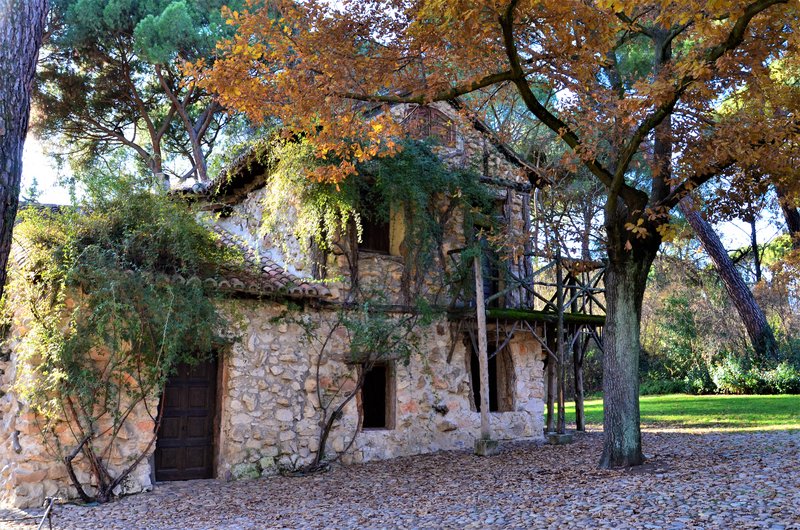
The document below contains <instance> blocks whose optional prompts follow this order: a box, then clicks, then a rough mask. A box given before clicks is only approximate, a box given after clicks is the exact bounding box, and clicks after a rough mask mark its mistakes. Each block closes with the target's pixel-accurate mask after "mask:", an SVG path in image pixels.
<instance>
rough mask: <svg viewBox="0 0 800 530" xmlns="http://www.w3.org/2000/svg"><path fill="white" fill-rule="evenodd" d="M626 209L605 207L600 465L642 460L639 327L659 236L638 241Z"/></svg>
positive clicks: (627, 464) (654, 235) (614, 465)
mask: <svg viewBox="0 0 800 530" xmlns="http://www.w3.org/2000/svg"><path fill="white" fill-rule="evenodd" d="M627 221H628V216H627V212H625V211H617V212H611V213H610V212H609V211H608V208H607V209H606V223H605V224H606V234H607V236H608V268H607V269H606V275H605V288H606V289H605V291H606V293H605V294H606V324H605V328H604V330H603V432H604V442H603V456H602V458H601V459H600V467H605V468H611V467H629V466H636V465H639V464H641V463H642V462H643V461H644V457H643V456H642V435H641V430H640V426H639V420H640V418H639V355H640V353H641V343H640V341H639V327H640V322H641V316H642V300H643V298H644V291H645V287H646V286H647V275H648V273H649V272H650V266H651V265H652V264H653V260H654V259H655V256H656V253H657V252H658V247H659V245H660V239H659V237H658V235H657V234H655V233H654V234H651V235H650V236H648V237H647V238H646V239H635V237H634V236H633V234H632V233H631V232H630V231H628V230H627V228H625V223H626V222H627Z"/></svg>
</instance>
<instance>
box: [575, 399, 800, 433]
mask: <svg viewBox="0 0 800 530" xmlns="http://www.w3.org/2000/svg"><path fill="white" fill-rule="evenodd" d="M585 407H586V421H587V423H594V424H602V423H603V400H602V399H589V400H587V401H586V404H585ZM640 407H641V415H642V423H643V424H644V425H645V426H647V427H650V428H658V427H661V428H664V427H666V428H670V429H683V430H697V429H702V430H715V431H725V432H744V431H772V430H800V395H783V396H693V395H687V394H669V395H666V396H642V397H641V401H640ZM567 418H568V421H574V418H575V410H574V404H569V406H568V407H567Z"/></svg>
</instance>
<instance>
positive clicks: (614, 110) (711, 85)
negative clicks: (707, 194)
mask: <svg viewBox="0 0 800 530" xmlns="http://www.w3.org/2000/svg"><path fill="white" fill-rule="evenodd" d="M798 15H800V12H799V11H798V5H797V3H796V2H793V1H790V0H753V1H746V2H743V1H740V0H713V1H698V0H680V1H677V0H673V1H670V0H661V1H641V0H595V1H585V0H417V1H410V0H365V1H362V0H343V1H341V2H333V1H329V0H305V1H303V2H294V1H291V0H274V1H268V2H264V1H256V0H251V1H249V2H247V3H246V7H245V9H244V10H242V11H230V10H229V11H227V12H226V16H227V17H228V19H229V20H228V22H229V23H230V24H232V25H234V26H235V27H236V28H237V32H236V34H235V36H234V37H233V38H231V39H229V40H227V41H224V42H222V43H220V44H219V53H220V54H221V55H222V57H221V58H220V59H219V60H218V61H216V62H215V63H214V66H213V68H211V69H209V70H203V69H202V68H198V67H202V65H194V66H195V68H196V69H197V75H199V76H202V77H203V80H202V82H203V83H205V84H206V86H208V87H211V88H213V89H215V90H216V91H217V93H218V94H219V98H220V100H221V102H222V103H223V104H224V105H225V106H226V107H228V108H230V109H236V110H239V111H244V112H246V113H247V114H248V115H249V116H250V117H251V118H252V119H254V120H261V119H263V118H264V117H266V116H276V117H278V118H279V119H280V120H281V122H282V123H283V124H284V125H285V126H286V130H287V131H292V133H293V134H297V133H300V134H303V135H305V136H306V137H307V138H308V139H309V140H310V141H311V142H312V143H313V144H314V145H315V146H316V152H317V156H320V157H330V159H329V161H330V163H329V164H323V165H322V166H321V167H322V168H323V169H322V170H319V171H318V172H317V173H316V174H315V176H316V177H317V178H321V179H326V180H332V181H338V180H341V179H343V178H346V177H347V176H348V175H349V174H352V173H353V171H354V167H355V163H356V162H358V161H363V160H365V159H367V158H370V157H376V156H383V155H387V154H392V153H393V152H394V151H395V150H396V149H397V144H396V143H395V140H394V139H393V138H394V137H395V135H396V134H397V132H398V125H397V123H395V122H394V121H393V118H392V115H391V113H388V112H384V113H375V112H374V110H376V109H377V108H379V107H380V106H382V105H391V104H394V103H417V104H425V103H428V102H432V101H444V100H453V99H458V100H459V101H460V102H461V104H463V108H464V109H465V112H467V113H469V112H476V113H480V112H481V111H482V109H483V108H484V107H485V106H486V105H487V104H488V103H489V102H491V101H493V100H499V101H503V99H502V98H507V97H509V94H510V95H511V96H513V98H515V99H516V100H518V101H521V102H522V103H523V104H524V106H525V108H526V109H527V111H528V112H529V114H530V115H531V116H533V117H535V119H537V120H538V121H539V122H541V123H542V124H544V126H546V127H547V128H549V129H550V130H551V131H552V132H553V133H554V134H556V135H557V136H558V137H560V138H561V140H562V141H563V142H564V143H565V144H566V147H567V148H568V149H566V151H565V152H566V153H567V154H566V155H565V157H564V160H562V161H561V162H562V164H561V167H562V168H566V169H573V168H576V167H577V166H579V165H582V166H583V167H584V169H585V170H586V171H587V172H588V173H589V174H590V175H591V176H592V177H593V178H594V179H596V181H597V182H598V183H599V184H601V185H602V187H603V189H604V191H605V200H604V222H605V235H606V250H607V253H608V258H609V268H608V272H607V276H606V286H607V289H608V291H607V300H608V316H607V321H606V328H605V337H604V342H605V357H604V370H605V372H604V392H605V395H606V417H605V431H606V446H605V454H604V457H603V460H602V462H603V465H608V466H612V465H633V464H638V463H640V462H641V461H642V454H641V439H640V435H639V425H638V423H639V406H638V386H637V379H636V377H637V376H636V365H637V364H638V357H639V350H640V343H639V323H640V317H641V303H642V297H643V294H644V289H645V284H646V279H647V276H648V272H649V270H650V267H651V265H652V262H653V259H654V258H655V256H656V254H657V252H658V249H659V247H660V245H661V242H662V240H663V239H664V238H668V237H670V233H671V232H670V229H669V221H670V218H671V211H672V210H673V208H675V207H676V206H677V205H678V203H679V202H680V201H681V200H682V198H683V197H685V196H686V195H688V194H690V193H692V192H693V191H694V190H695V189H697V188H698V187H700V186H704V185H705V186H706V187H708V186H714V187H715V188H716V189H717V190H719V195H720V196H724V195H726V191H727V190H726V189H725V187H724V186H721V185H720V182H722V181H721V180H720V178H721V177H723V176H725V177H727V178H729V179H730V178H734V180H733V182H735V189H736V190H739V191H740V192H741V191H742V190H743V189H747V188H748V187H749V186H751V185H752V183H753V178H754V176H756V175H759V177H758V178H780V179H782V182H783V183H785V184H786V186H787V187H789V188H791V187H793V186H794V185H795V183H794V180H796V179H793V178H787V175H791V174H792V173H791V171H792V169H791V163H790V161H791V160H793V156H796V155H795V154H794V153H793V150H794V149H795V148H796V146H797V144H798V142H797V140H798V138H797V136H798V133H799V132H800V127H799V126H798V123H797V121H798V116H797V113H796V105H797V101H798V98H797V97H796V94H795V93H794V92H793V91H795V90H796V88H794V87H795V86H796V85H797V83H796V81H792V79H796V77H794V78H793V77H792V76H793V74H792V73H793V72H795V73H796V72H797V71H798V69H797V67H798V65H797V57H798V54H797V48H798V44H800V39H799V38H798V29H800V22H798ZM776 72H783V73H782V74H781V75H783V78H782V79H781V78H780V76H778V75H776ZM795 75H796V74H795ZM542 89H544V91H545V92H547V91H549V92H551V93H552V92H555V93H556V94H557V95H558V97H557V99H556V101H555V103H553V104H549V105H548V104H546V103H545V102H543V101H541V100H540V94H541V93H542V92H543V90H542ZM737 97H739V98H746V99H747V101H746V104H738V103H736V102H735V99H736V98H737ZM726 100H734V102H733V103H730V104H728V106H727V107H726V106H725V105H722V103H723V102H724V101H726ZM376 116H377V117H376ZM767 162H768V163H767ZM755 169H759V170H758V171H755ZM728 181H729V182H730V180H728Z"/></svg>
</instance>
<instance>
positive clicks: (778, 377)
mask: <svg viewBox="0 0 800 530" xmlns="http://www.w3.org/2000/svg"><path fill="white" fill-rule="evenodd" d="M767 377H768V381H769V385H770V387H771V388H772V390H773V391H774V393H776V394H800V370H798V369H797V368H795V367H794V366H792V365H790V364H789V363H781V364H779V365H778V366H777V367H776V368H775V369H774V370H771V371H769V372H768V373H767Z"/></svg>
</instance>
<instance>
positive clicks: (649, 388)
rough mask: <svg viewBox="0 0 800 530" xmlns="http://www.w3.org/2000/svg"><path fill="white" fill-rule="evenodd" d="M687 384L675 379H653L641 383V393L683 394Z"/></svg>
mask: <svg viewBox="0 0 800 530" xmlns="http://www.w3.org/2000/svg"><path fill="white" fill-rule="evenodd" d="M684 392H686V384H685V383H684V382H683V381H679V380H674V379H651V380H646V381H642V383H641V384H640V385H639V395H642V396H654V395H660V394H683V393H684Z"/></svg>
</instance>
